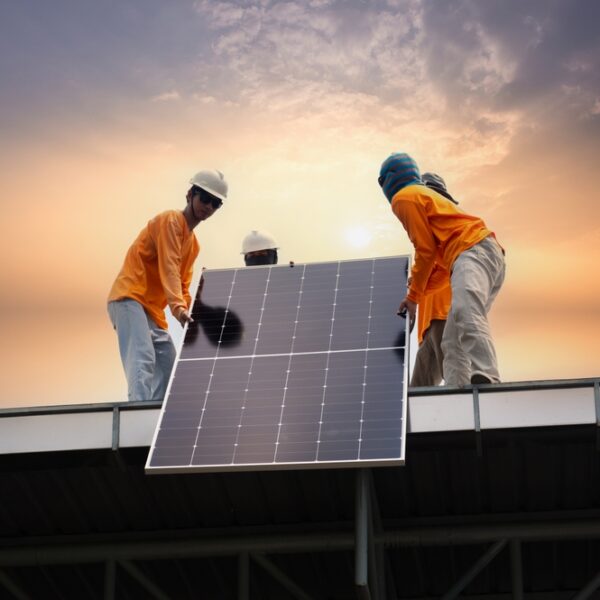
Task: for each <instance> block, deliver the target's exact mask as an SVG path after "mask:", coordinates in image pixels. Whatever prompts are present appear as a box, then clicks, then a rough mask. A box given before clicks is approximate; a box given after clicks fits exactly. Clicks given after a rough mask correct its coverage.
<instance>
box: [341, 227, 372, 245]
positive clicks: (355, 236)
mask: <svg viewBox="0 0 600 600" xmlns="http://www.w3.org/2000/svg"><path fill="white" fill-rule="evenodd" d="M371 238H372V236H371V232H370V231H369V230H368V229H367V228H366V227H361V226H360V225H355V226H353V227H347V228H346V229H345V230H344V239H345V240H346V243H347V244H349V245H350V246H352V247H353V248H366V247H367V246H368V245H369V244H370V242H371Z"/></svg>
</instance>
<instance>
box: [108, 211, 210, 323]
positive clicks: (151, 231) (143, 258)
mask: <svg viewBox="0 0 600 600" xmlns="http://www.w3.org/2000/svg"><path fill="white" fill-rule="evenodd" d="M199 252H200V245H199V244H198V240H197V239H196V236H195V235H194V233H193V232H191V231H190V229H189V227H188V225H187V222H186V220H185V217H184V216H183V213H182V212H181V211H178V210H168V211H165V212H163V213H161V214H159V215H157V216H156V217H154V218H153V219H152V220H151V221H149V222H148V225H146V227H144V229H142V231H141V232H140V234H139V235H138V236H137V238H136V240H135V241H134V242H133V244H132V245H131V247H130V248H129V250H128V251H127V255H126V256H125V262H124V263H123V267H122V268H121V271H120V273H119V274H118V276H117V278H116V279H115V282H114V283H113V286H112V288H111V290H110V294H109V295H108V301H109V302H110V301H112V300H121V299H123V298H132V299H133V300H137V302H139V303H140V304H141V305H142V306H143V307H144V308H145V309H146V312H147V313H148V315H149V316H150V318H151V319H152V320H153V321H154V322H155V323H156V324H157V325H158V326H159V327H162V328H163V329H167V320H166V318H165V311H164V309H165V307H166V306H167V304H168V305H169V307H170V308H171V312H172V313H173V315H174V316H175V317H178V316H179V314H180V313H181V312H182V311H183V310H187V309H188V308H189V306H190V304H191V301H192V298H191V296H190V293H189V288H190V283H191V280H192V270H193V267H194V261H195V260H196V258H197V256H198V253H199Z"/></svg>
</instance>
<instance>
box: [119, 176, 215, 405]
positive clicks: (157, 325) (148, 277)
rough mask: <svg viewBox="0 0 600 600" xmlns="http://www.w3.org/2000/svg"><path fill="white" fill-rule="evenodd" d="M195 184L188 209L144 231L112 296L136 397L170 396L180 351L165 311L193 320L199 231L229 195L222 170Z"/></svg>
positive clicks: (171, 212)
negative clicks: (192, 290) (192, 291)
mask: <svg viewBox="0 0 600 600" xmlns="http://www.w3.org/2000/svg"><path fill="white" fill-rule="evenodd" d="M190 183H191V186H192V187H191V188H190V189H189V190H188V192H187V195H186V201H187V204H186V206H185V208H184V209H183V210H182V211H179V210H168V211H165V212H163V213H160V214H159V215H157V216H156V217H154V218H153V219H151V220H150V221H149V222H148V224H147V225H146V226H145V227H144V228H143V229H142V231H141V232H140V234H139V235H138V236H137V238H136V240H135V241H134V242H133V244H132V245H131V247H130V248H129V250H128V252H127V255H126V257H125V262H124V263H123V266H122V268H121V271H120V272H119V274H118V276H117V278H116V280H115V282H114V283H113V286H112V288H111V290H110V293H109V296H108V314H109V316H110V320H111V322H112V325H113V327H114V329H115V331H116V332H117V337H118V341H119V352H120V355H121V361H122V363H123V368H124V369H125V376H126V378H127V386H128V398H129V400H132V401H140V400H162V399H163V398H164V395H165V392H166V389H167V384H168V382H169V377H170V375H171V370H172V368H173V363H174V361H175V355H176V351H175V346H174V344H173V341H172V340H171V336H170V335H169V332H168V330H167V320H166V317H165V312H164V309H165V307H166V306H167V305H169V308H170V309H171V313H172V314H173V316H174V317H175V318H176V319H177V320H178V321H179V322H180V323H181V325H185V324H186V323H188V322H190V321H191V320H192V318H191V316H190V312H189V311H190V305H191V296H190V293H189V287H190V283H191V280H192V270H193V266H194V261H195V260H196V257H197V256H198V253H199V251H200V246H199V244H198V240H197V239H196V236H195V235H194V233H193V230H194V228H195V227H196V226H197V225H198V224H199V223H201V222H202V221H205V220H206V219H208V218H209V217H211V216H212V215H213V214H214V213H215V211H216V210H217V209H218V208H220V207H221V205H222V204H223V200H225V199H226V198H227V182H226V181H225V178H224V177H223V174H222V173H221V172H220V171H199V172H198V173H196V175H194V177H192V179H191V180H190Z"/></svg>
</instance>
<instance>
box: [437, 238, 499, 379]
mask: <svg viewBox="0 0 600 600" xmlns="http://www.w3.org/2000/svg"><path fill="white" fill-rule="evenodd" d="M504 271H505V265H504V256H503V253H502V249H501V248H500V246H499V245H498V243H497V242H496V240H495V239H494V238H493V237H487V238H486V239H484V240H482V241H481V242H479V243H478V244H476V245H475V246H473V247H471V248H469V249H468V250H465V251H464V252H463V253H461V254H460V255H459V257H458V258H457V259H456V260H455V261H454V265H453V267H452V276H451V278H450V282H451V284H452V307H451V308H450V313H449V314H448V320H447V321H446V327H445V329H444V336H443V338H442V352H443V354H444V379H445V381H446V384H447V385H453V386H463V385H466V384H469V383H470V382H471V377H472V376H473V375H475V374H481V375H485V376H486V377H488V378H489V379H490V380H491V381H492V382H498V381H500V375H499V373H498V364H497V360H496V350H495V349H494V343H493V341H492V336H491V333H490V326H489V323H488V318H487V315H488V312H489V310H490V308H491V306H492V302H493V301H494V298H496V296H497V294H498V292H499V291H500V288H501V287H502V283H503V281H504Z"/></svg>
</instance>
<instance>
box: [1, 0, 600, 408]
mask: <svg viewBox="0 0 600 600" xmlns="http://www.w3.org/2000/svg"><path fill="white" fill-rule="evenodd" d="M598 23H600V3H598V2H594V1H591V0H497V1H485V2H482V1H480V0H449V1H444V0H381V1H379V0H374V1H372V2H369V1H359V0H306V1H304V2H285V1H276V0H275V1H272V0H256V1H253V0H248V1H237V2H236V1H218V0H199V1H197V2H193V1H188V2H185V1H177V2H168V1H166V0H163V1H158V0H122V1H107V2H98V1H93V0H53V1H52V2H42V1H39V0H38V1H34V0H20V1H18V2H10V1H4V2H1V3H0V131H1V134H0V265H1V266H0V324H1V326H2V337H1V342H0V377H1V381H2V392H1V396H0V406H2V407H13V406H26V405H38V404H63V403H88V402H114V401H122V400H125V399H126V385H125V378H124V375H123V372H122V368H121V364H120V361H119V357H118V350H117V341H116V336H115V334H114V332H113V330H112V328H111V326H110V323H109V320H108V317H107V315H106V305H105V302H106V296H107V294H108V290H109V288H110V286H111V284H112V281H113V279H114V277H115V276H116V274H117V272H118V270H119V268H120V266H121V262H122V260H123V257H124V254H125V252H126V250H127V248H128V246H129V244H130V243H131V242H132V240H133V239H134V237H135V236H136V235H137V233H138V232H139V230H140V229H141V228H142V227H143V225H144V224H145V223H146V222H147V221H148V219H150V218H151V217H153V216H154V215H155V214H156V213H158V212H160V211H162V210H165V209H168V208H183V207H184V204H185V193H186V191H187V189H188V187H189V186H188V181H189V178H190V177H191V175H192V174H193V173H194V172H195V171H197V170H199V169H202V168H218V169H220V170H222V171H223V172H224V173H225V175H226V177H227V179H228V181H229V184H230V197H229V199H228V201H227V203H226V205H225V206H224V207H223V209H222V210H220V211H219V212H218V213H217V214H216V215H215V216H214V217H213V218H212V219H210V220H209V221H207V222H206V223H203V224H201V225H200V226H199V227H198V228H197V229H196V235H197V237H198V239H199V241H200V244H201V246H202V251H201V254H200V257H199V259H198V262H197V264H196V271H197V272H198V271H199V269H200V267H202V266H204V267H208V268H218V267H234V266H241V265H242V264H243V261H242V258H241V256H240V249H241V248H240V245H241V240H242V238H243V236H244V235H245V234H246V233H247V232H248V231H249V230H250V229H256V228H258V229H261V228H264V229H267V230H269V231H270V232H271V233H272V234H273V235H274V236H275V237H276V238H277V240H278V242H279V245H280V248H281V249H280V259H281V260H282V261H288V260H295V261H296V262H308V261H327V260H338V259H351V258H362V257H373V256H389V255H395V254H408V253H410V252H411V251H412V247H411V245H410V242H409V240H408V238H407V236H406V234H405V232H404V229H403V228H402V226H401V224H400V223H399V222H398V221H397V220H396V218H395V217H394V215H393V214H392V212H391V210H390V208H389V204H388V202H387V200H386V199H385V198H384V196H383V194H382V193H381V191H380V189H379V187H378V185H377V175H378V170H379V166H380V164H381V162H382V161H383V160H384V159H385V158H386V157H387V156H388V155H389V153H390V152H393V151H402V152H408V153H410V154H411V155H412V156H413V157H414V158H415V159H416V160H417V162H418V164H419V165H420V167H421V169H422V171H436V172H438V173H440V174H441V175H442V176H443V177H444V178H445V180H446V182H447V184H448V188H449V190H450V191H451V193H453V195H454V196H455V197H456V198H457V199H459V201H460V204H461V207H462V208H463V209H464V210H465V211H467V212H470V213H473V214H476V215H477V216H481V217H482V218H483V219H484V220H485V221H486V223H487V225H488V226H489V228H490V229H492V230H493V231H495V232H496V235H497V237H498V239H499V240H500V242H501V243H502V245H503V246H504V247H505V248H506V251H507V280H506V283H505V286H504V288H503V290H502V292H501V294H500V296H499V298H498V300H497V301H496V304H495V305H494V307H493V309H492V314H491V320H492V328H493V333H494V337H495V340H496V345H497V351H498V356H499V364H500V371H501V376H502V378H503V380H504V381H521V380H537V379H555V378H578V377H594V376H600V343H599V340H600V268H599V266H598V265H599V264H600V65H599V59H600V36H599V35H598ZM398 300H399V301H400V300H401V298H399V299H398ZM174 333H175V337H176V339H179V337H180V336H179V332H177V331H175V332H174Z"/></svg>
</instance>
